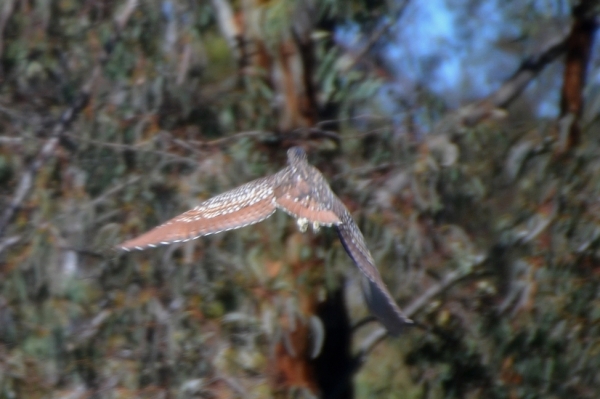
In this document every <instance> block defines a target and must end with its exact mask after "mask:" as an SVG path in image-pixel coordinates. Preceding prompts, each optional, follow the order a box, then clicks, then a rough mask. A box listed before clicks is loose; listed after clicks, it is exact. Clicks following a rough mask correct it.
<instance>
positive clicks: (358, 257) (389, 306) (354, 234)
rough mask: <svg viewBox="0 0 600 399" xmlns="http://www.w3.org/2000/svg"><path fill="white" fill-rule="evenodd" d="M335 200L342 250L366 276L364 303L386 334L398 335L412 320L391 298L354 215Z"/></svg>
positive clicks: (337, 226) (337, 227)
mask: <svg viewBox="0 0 600 399" xmlns="http://www.w3.org/2000/svg"><path fill="white" fill-rule="evenodd" d="M336 200H337V201H336V202H335V205H334V210H335V212H336V214H337V215H338V216H339V217H340V220H341V221H342V223H340V224H338V225H336V226H335V228H336V229H337V232H338V236H339V238H340V241H341V242H342V245H343V246H344V248H345V249H346V252H347V253H348V255H349V256H350V258H352V260H353V261H354V263H355V264H356V266H357V267H358V268H359V270H360V271H361V272H362V273H363V274H364V276H365V277H366V284H363V292H364V294H365V299H366V302H367V306H368V307H369V309H370V310H371V312H372V313H373V314H374V315H375V317H377V319H379V321H380V322H381V323H382V324H383V325H384V326H385V328H386V329H387V330H388V332H389V333H390V334H392V335H398V334H400V333H401V332H402V329H403V327H404V326H406V325H407V324H413V321H412V320H410V319H409V318H408V317H406V316H405V315H404V313H402V310H400V308H399V307H398V305H397V304H396V302H395V301H394V298H393V297H392V295H391V294H390V292H389V291H388V289H387V287H386V286H385V283H384V282H383V280H382V278H381V275H380V274H379V271H378V270H377V267H376V266H375V261H374V260H373V256H372V255H371V252H369V249H368V248H367V245H366V244H365V239H364V237H363V235H362V233H361V232H360V229H359V228H358V226H357V225H356V223H354V219H352V216H351V215H350V213H349V212H348V210H347V209H346V207H345V206H344V204H343V203H342V202H341V201H339V199H337V198H336Z"/></svg>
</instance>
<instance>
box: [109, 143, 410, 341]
mask: <svg viewBox="0 0 600 399" xmlns="http://www.w3.org/2000/svg"><path fill="white" fill-rule="evenodd" d="M287 156H288V166H287V167H285V168H284V169H282V170H280V171H279V172H277V173H275V174H273V175H270V176H266V177H263V178H260V179H257V180H254V181H251V182H249V183H246V184H243V185H241V186H239V187H237V188H234V189H233V190H230V191H227V192H225V193H223V194H220V195H217V196H216V197H213V198H211V199H208V200H206V201H204V202H202V203H201V204H200V205H198V206H196V207H195V208H193V209H191V210H189V211H187V212H185V213H183V214H181V215H179V216H176V217H175V218H173V219H171V220H169V221H167V222H166V223H164V224H162V225H160V226H158V227H156V228H154V229H152V230H150V231H148V232H147V233H145V234H142V235H141V236H139V237H136V238H133V239H131V240H128V241H125V242H123V243H122V244H120V245H118V247H119V248H121V249H123V250H126V251H130V250H134V249H145V248H148V247H155V246H157V245H163V244H171V243H175V242H184V241H189V240H193V239H195V238H198V237H201V236H205V235H209V234H216V233H220V232H222V231H227V230H233V229H237V228H240V227H244V226H248V225H251V224H255V223H258V222H261V221H263V220H265V219H267V218H268V217H269V216H271V215H272V214H273V213H275V211H276V210H277V209H281V210H283V211H285V212H286V213H288V214H290V215H291V216H293V217H294V218H296V220H297V223H298V227H299V229H300V231H302V232H305V231H306V229H307V228H308V225H309V224H310V225H311V226H312V227H313V229H314V230H315V231H317V230H318V229H319V228H320V227H321V226H327V227H330V226H333V227H334V228H335V229H336V230H337V232H338V236H339V238H340V241H341V242H342V245H343V246H344V249H345V250H346V252H347V253H348V255H349V256H350V258H351V259H352V260H353V262H354V263H355V264H356V266H357V267H358V268H359V270H360V271H361V272H362V274H363V275H364V276H365V277H366V280H365V282H366V284H363V289H364V292H365V298H366V301H367V305H368V306H369V309H370V310H371V312H372V313H373V314H374V315H375V316H376V317H377V318H378V319H379V321H380V322H381V323H382V324H383V325H384V326H385V327H386V329H387V330H388V332H389V333H390V334H392V335H397V334H399V333H400V332H401V331H402V328H403V327H404V326H405V325H407V324H412V323H413V322H412V320H410V319H409V318H408V317H406V316H405V315H404V314H403V313H402V311H401V310H400V308H399V307H398V305H397V304H396V302H395V301H394V299H393V297H392V295H391V294H390V292H389V291H388V289H387V287H386V285H385V283H384V282H383V279H382V278H381V275H380V274H379V271H378V270H377V267H376V266H375V261H374V260H373V257H372V256H371V253H370V252H369V249H368V248H367V245H366V243H365V239H364V237H363V235H362V233H361V232H360V229H359V228H358V226H357V225H356V223H355V222H354V219H352V216H351V215H350V212H348V209H346V206H345V205H344V204H343V203H342V202H341V201H340V199H339V198H338V197H337V196H336V195H335V194H334V193H333V191H331V189H330V188H329V185H328V184H327V181H326V180H325V178H324V177H323V175H322V174H321V172H319V170H318V169H316V168H315V167H313V166H312V165H310V164H309V163H308V161H307V157H306V153H305V152H304V150H303V149H302V148H300V147H292V148H290V149H289V150H288V152H287Z"/></svg>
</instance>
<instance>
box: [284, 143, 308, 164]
mask: <svg viewBox="0 0 600 399" xmlns="http://www.w3.org/2000/svg"><path fill="white" fill-rule="evenodd" d="M287 156H288V162H289V164H290V165H294V164H296V163H298V162H306V152H305V151H304V150H303V149H302V148H300V147H291V148H290V149H289V150H288V152H287Z"/></svg>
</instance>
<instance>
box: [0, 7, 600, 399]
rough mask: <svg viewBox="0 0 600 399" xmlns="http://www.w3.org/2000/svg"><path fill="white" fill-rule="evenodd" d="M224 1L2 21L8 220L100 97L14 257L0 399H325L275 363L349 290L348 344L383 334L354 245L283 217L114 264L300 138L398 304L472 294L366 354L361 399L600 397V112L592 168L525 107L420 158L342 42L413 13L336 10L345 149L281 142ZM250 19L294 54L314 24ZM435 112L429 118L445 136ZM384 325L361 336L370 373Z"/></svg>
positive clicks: (424, 143) (333, 62) (418, 139)
mask: <svg viewBox="0 0 600 399" xmlns="http://www.w3.org/2000/svg"><path fill="white" fill-rule="evenodd" d="M217 3H220V2H217V1H213V2H212V3H209V2H184V1H158V0H148V1H140V2H139V3H137V4H136V2H133V1H129V2H116V1H87V2H80V1H75V0H62V1H54V2H53V1H49V2H44V1H40V2H27V1H16V0H8V1H7V3H5V4H4V5H2V7H4V8H3V9H2V11H1V12H2V13H3V14H2V19H1V21H2V24H0V26H2V27H3V30H1V29H0V34H1V35H2V42H1V44H2V45H1V46H0V51H1V53H0V55H1V58H0V63H1V64H0V68H1V69H0V132H1V133H0V135H1V137H0V140H1V141H0V195H1V200H2V208H3V212H4V211H6V210H8V209H9V208H10V203H11V201H12V200H13V199H14V198H16V193H17V192H18V189H19V187H20V184H22V183H23V179H24V177H25V176H27V173H28V171H31V170H32V169H31V165H33V164H34V163H35V161H36V159H41V158H40V153H41V151H42V148H43V147H44V145H46V144H48V143H50V140H52V138H53V129H56V126H58V125H59V124H60V122H61V120H62V119H61V118H64V117H65V114H64V113H65V111H68V110H69V109H72V108H73V104H74V103H75V102H76V101H77V99H78V97H79V96H80V95H81V93H82V92H83V91H84V89H83V88H84V86H85V85H86V84H87V83H88V82H92V84H90V87H89V101H87V102H86V103H85V107H84V108H83V109H82V110H81V112H80V113H77V115H76V117H75V118H74V120H73V121H72V123H69V124H68V126H67V128H66V129H65V132H64V133H63V134H61V135H60V141H59V144H58V145H57V146H56V147H55V149H54V151H53V152H52V156H50V157H48V158H47V159H44V162H42V164H41V167H40V168H39V169H38V170H35V171H34V172H35V173H33V174H32V176H33V180H32V181H31V190H30V192H29V195H28V196H26V197H25V199H24V200H23V201H22V202H21V203H19V204H18V205H19V209H18V212H16V214H15V217H14V218H13V219H12V220H11V223H10V224H9V225H8V227H7V229H6V231H5V234H4V236H2V245H0V397H2V398H4V397H6V398H79V397H81V398H83V397H98V398H105V397H106V398H130V397H181V398H187V397H211V398H212V397H217V398H221V397H260V398H263V397H274V396H294V395H295V396H296V397H311V396H312V394H311V393H310V390H311V389H312V388H314V387H313V386H311V385H310V383H307V382H306V381H307V380H308V381H309V380H310V378H309V377H306V376H304V375H302V376H301V377H302V378H300V377H298V378H299V379H298V380H297V381H296V380H291V381H290V380H287V381H284V382H282V381H280V380H278V378H277V376H278V375H279V374H278V371H276V370H274V367H275V366H274V363H273V361H272V359H273V357H274V356H275V354H277V353H278V352H277V351H280V350H281V348H282V347H283V348H284V349H285V350H286V351H287V352H288V354H290V353H291V352H294V351H295V350H299V348H300V347H297V346H295V345H297V342H296V341H295V339H296V335H298V334H300V332H302V331H304V332H305V333H306V331H309V333H306V334H308V335H310V333H315V331H316V330H310V328H315V327H314V325H312V327H310V326H311V320H313V319H311V316H312V315H313V314H314V312H315V309H314V308H313V306H314V304H312V303H310V302H309V301H308V300H306V298H307V297H306V295H305V294H304V293H305V292H309V293H310V294H311V295H313V296H314V297H319V298H325V297H326V296H327V295H328V294H327V292H332V291H334V290H335V289H339V288H340V287H344V288H345V291H346V293H347V294H346V299H345V303H346V306H347V308H348V311H349V314H350V317H351V320H352V322H353V323H356V322H358V320H360V319H361V318H363V317H365V316H367V312H366V310H365V307H364V304H363V302H362V298H361V295H360V292H359V289H358V282H357V281H355V280H357V279H356V278H355V276H356V275H355V273H354V271H353V270H352V271H351V269H350V265H351V262H350V260H349V259H348V258H347V256H346V254H345V253H344V251H343V249H342V248H341V246H340V244H339V243H338V242H337V240H336V239H335V237H334V234H333V232H331V231H328V230H327V229H325V231H323V232H322V233H320V234H317V235H312V234H306V235H302V234H300V233H298V232H297V231H296V227H295V223H294V222H293V221H292V220H291V219H290V218H288V217H287V216H286V215H281V214H276V216H274V217H273V218H271V219H269V220H267V221H265V222H263V223H261V224H257V225H255V226H253V227H252V228H244V229H240V230H238V231H236V232H232V233H224V234H220V235H216V236H210V237H206V238H203V239H199V240H196V241H193V242H190V243H186V244H183V245H175V246H169V247H164V248H159V249H156V250H148V251H144V252H139V253H132V254H123V253H120V252H117V251H115V250H114V249H112V248H113V247H114V245H115V244H117V243H118V242H120V241H123V240H124V239H125V238H126V237H131V236H134V235H136V234H139V233H141V232H144V231H146V230H147V229H149V228H151V227H153V226H155V225H156V224H158V223H160V222H162V221H164V220H167V219H169V218H170V217H172V216H174V215H176V214H178V212H181V211H184V210H186V209H189V208H190V207H192V206H194V205H195V204H197V203H198V202H199V201H200V200H202V199H206V198H209V197H211V196H213V195H215V194H217V193H220V192H222V191H224V190H227V189H229V188H232V187H235V186H237V185H239V184H242V183H244V182H247V181H250V180H252V179H254V178H257V177H259V176H262V175H265V174H269V173H273V172H274V171H276V170H278V169H279V168H280V167H282V165H283V164H284V162H285V151H284V147H285V145H286V143H287V142H286V140H287V138H288V137H292V139H290V141H291V142H297V141H298V140H300V142H301V143H302V144H303V145H305V146H306V147H307V148H310V149H312V150H313V151H312V155H311V160H312V161H313V163H314V164H315V165H316V166H317V167H319V168H320V169H321V170H322V171H323V173H324V174H325V175H326V176H327V178H328V179H329V181H330V182H331V185H332V188H333V189H334V191H336V192H337V193H338V194H339V196H340V198H342V200H343V201H344V202H345V203H346V204H347V206H348V208H349V209H350V210H351V211H352V213H353V215H354V216H355V217H356V219H357V221H358V222H359V224H360V227H361V229H362V230H363V232H364V234H365V237H366V239H367V242H368V243H369V245H370V248H371V250H372V252H373V255H374V257H375V260H376V261H377V264H378V266H379V267H380V270H381V272H382V275H383V277H384V279H385V281H386V282H387V283H388V285H389V287H390V290H391V292H392V293H393V294H394V295H395V296H396V298H398V300H399V302H400V303H401V304H404V305H405V306H406V307H407V308H410V306H411V303H416V302H417V300H418V299H419V298H423V295H424V293H426V292H427V291H428V290H429V289H432V288H435V287H436V286H439V285H440V284H441V282H442V281H444V277H445V276H448V275H449V274H450V273H453V272H454V273H456V274H454V276H456V278H455V279H454V280H453V281H452V284H448V286H447V287H445V288H444V289H442V290H440V291H439V293H438V295H434V296H433V297H431V298H429V297H427V298H426V299H427V300H426V303H425V304H424V305H423V306H420V307H419V308H418V310H417V313H416V314H415V315H413V317H414V318H415V320H417V321H418V324H419V327H417V328H413V329H411V330H408V331H407V333H406V334H405V335H403V336H402V337H400V338H398V339H386V340H384V341H383V342H381V343H380V344H379V345H377V346H376V347H374V348H372V350H368V351H366V352H365V353H366V355H365V357H364V359H360V360H362V361H363V362H362V363H360V364H359V366H357V367H359V370H358V373H357V376H356V378H355V392H354V394H355V396H356V397H386V398H442V397H470V398H473V397H481V398H484V397H485V398H517V397H519V398H520V397H523V398H525V397H548V398H559V397H567V396H570V397H573V398H595V397H598V388H597V387H598V386H600V381H599V379H600V377H599V375H598V372H597V369H598V368H600V350H599V349H600V331H598V329H599V328H600V323H599V320H600V296H599V295H600V286H599V284H600V259H599V256H600V248H599V245H600V218H599V216H598V215H599V214H600V213H599V211H600V163H599V161H598V156H597V154H598V153H599V151H600V147H599V142H598V140H597V137H596V134H595V128H596V127H597V120H598V117H597V115H598V110H597V104H599V103H600V102H598V91H597V90H596V91H594V90H590V94H589V97H591V98H589V99H587V103H588V104H591V105H590V106H588V107H587V109H586V113H585V118H584V121H583V122H584V123H583V126H585V128H584V131H583V135H582V138H581V143H580V145H579V146H578V148H577V149H576V150H575V151H573V152H569V153H564V152H562V148H563V141H564V137H562V136H561V135H562V133H563V132H562V131H561V129H560V125H558V124H557V123H555V121H553V120H539V119H537V120H536V119H534V118H533V117H532V116H530V115H529V116H528V118H527V119H523V118H522V117H523V114H525V113H526V112H524V111H523V109H531V108H533V107H529V105H527V104H523V103H518V102H517V103H515V104H514V105H513V106H512V108H509V109H508V117H506V118H505V119H504V120H503V121H488V122H485V123H482V124H479V125H477V126H474V127H469V128H466V127H463V128H462V129H460V130H459V132H458V133H454V134H452V135H450V134H448V135H446V136H444V135H438V136H422V135H421V136H419V135H418V134H416V133H415V130H416V129H415V123H416V122H415V121H414V120H411V118H410V117H408V118H406V119H405V121H403V124H398V123H397V118H395V115H392V116H387V115H385V111H384V110H382V109H380V108H379V107H378V106H377V105H376V102H375V101H372V99H373V98H374V97H376V96H377V95H378V94H379V88H380V85H381V84H382V82H383V80H385V79H386V78H385V77H382V74H378V73H377V72H378V71H380V70H379V69H378V68H377V67H373V66H372V65H371V67H369V66H368V65H364V64H361V63H353V62H352V60H350V61H351V62H349V60H348V57H349V53H348V52H347V51H344V49H343V48H341V47H338V46H335V45H334V44H333V39H332V36H333V35H334V33H335V27H338V28H344V27H348V26H355V25H357V24H358V25H361V26H366V27H368V28H369V29H375V28H376V27H377V26H378V24H377V23H376V22H377V18H379V17H380V16H381V15H385V14H386V13H391V12H392V11H391V8H393V7H392V6H391V5H388V4H387V3H384V2H368V1H364V2H361V1H353V2H351V5H350V6H346V4H344V3H343V2H339V1H326V2H322V3H319V4H318V5H316V6H315V7H316V10H315V12H314V16H316V17H318V18H319V23H320V24H321V25H319V26H318V29H320V32H317V30H318V29H317V28H315V32H312V33H314V34H315V37H319V38H320V39H315V42H314V58H315V60H316V63H317V65H316V68H315V75H314V78H315V86H316V87H317V89H318V96H317V97H318V98H319V101H321V105H322V107H323V108H328V109H329V110H330V113H331V112H333V114H332V115H331V116H333V117H335V130H336V133H337V134H338V135H339V137H341V141H342V149H341V150H340V149H339V148H337V147H336V146H335V145H334V146H332V144H331V143H329V142H327V140H326V139H323V138H321V139H311V140H304V141H302V140H301V139H298V137H297V135H296V133H297V132H296V131H291V132H290V131H278V128H277V126H278V125H277V123H276V122H275V121H276V119H277V117H278V116H279V114H278V112H277V109H276V107H275V105H274V103H275V102H276V101H277V98H278V95H279V94H281V93H278V92H276V90H275V89H274V87H273V86H272V85H269V83H268V79H265V75H266V73H267V72H266V71H254V72H253V73H244V72H243V71H241V70H240V66H239V65H238V63H237V61H238V60H236V56H235V54H234V52H233V51H232V50H231V48H228V47H227V46H228V44H227V39H226V38H224V36H223V34H222V32H221V31H220V30H219V27H218V24H217V17H216V15H215V11H214V5H215V4H217ZM242 3H244V2H242ZM248 4H251V2H248ZM131 5H135V7H133V8H131V7H130V6H131ZM254 6H256V10H258V12H259V13H260V12H262V14H260V16H261V17H262V18H263V19H261V20H260V21H261V22H262V24H263V25H262V29H259V35H262V38H263V39H264V40H265V42H266V43H269V46H267V48H268V49H270V50H269V51H275V50H273V49H274V48H276V47H277V45H278V44H280V43H279V42H278V40H279V39H281V40H284V39H285V38H289V37H291V36H293V35H291V34H290V33H289V30H290V29H291V26H292V25H294V22H296V21H294V20H293V18H292V20H290V15H294V12H295V11H294V7H293V6H292V5H290V4H288V3H287V2H282V1H268V2H261V4H260V5H254ZM2 7H0V8H2ZM388 7H389V8H388ZM240 8H242V7H240ZM238 12H240V11H238ZM246 12H249V11H248V10H246ZM465 12H467V11H465ZM528 18H531V16H530V15H529V16H528ZM525 25H527V24H525ZM257 26H258V27H259V28H261V25H260V24H258V25H257ZM332 26H333V28H332ZM374 27H375V28H374ZM327 29H329V31H327ZM317 33H320V35H317ZM369 55H373V54H370V53H368V52H367V53H366V55H365V57H367V58H368V57H369ZM373 56H374V57H375V55H373ZM350 65H353V66H356V67H355V68H349V66H350ZM595 67H597V66H595ZM97 68H99V69H100V71H101V72H100V73H99V74H98V76H97V77H96V78H92V75H93V74H94V71H95V70H96V69H97ZM433 97H435V96H434V95H433V94H431V93H425V94H423V95H422V98H423V99H424V100H423V103H422V104H419V106H420V107H422V108H424V109H426V110H427V111H428V112H430V113H431V114H432V115H433V114H436V115H437V114H438V113H439V112H440V103H442V102H443V101H441V100H440V99H438V98H433ZM398 102H399V103H402V102H401V101H400V100H399V101H398ZM412 110H413V105H412V104H411V105H410V106H407V107H406V110H405V111H406V113H407V114H409V113H410V112H412ZM514 115H518V116H519V117H518V118H517V117H514ZM321 116H323V115H321ZM340 276H343V278H344V279H341V278H340ZM307 326H308V327H307ZM303 328H304V329H305V330H302V329H303ZM376 328H377V326H376V325H374V324H373V323H372V324H370V325H368V326H366V327H361V328H357V329H356V330H353V336H352V340H353V349H354V350H355V351H356V352H357V353H358V351H359V350H360V349H362V348H363V345H364V343H365V342H366V340H367V337H368V336H369V334H371V333H372V332H373V330H374V329H376ZM303 345H304V343H303ZM307 345H308V344H307ZM302 348H304V346H302ZM303 350H304V349H303ZM307 350H308V349H307ZM299 357H300V356H299V355H298V356H293V355H291V354H290V356H289V359H291V360H290V362H291V363H290V364H291V365H288V366H286V367H290V368H294V366H293V364H294V362H295V361H297V360H298V359H299ZM280 366H281V364H280ZM282 367H283V366H282ZM349 368H350V366H349ZM294 370H296V369H294ZM304 372H305V370H300V371H297V373H298V375H300V374H302V373H304ZM290 386H292V387H296V390H286V389H284V388H289V387H290Z"/></svg>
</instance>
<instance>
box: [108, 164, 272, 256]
mask: <svg viewBox="0 0 600 399" xmlns="http://www.w3.org/2000/svg"><path fill="white" fill-rule="evenodd" d="M275 176H277V175H272V176H268V177H263V178H261V179H257V180H254V181H251V182H249V183H246V184H244V185H241V186H239V187H237V188H234V189H233V190H230V191H226V192H224V193H223V194H220V195H217V196H216V197H213V198H211V199H209V200H206V201H204V202H203V203H201V204H200V205H198V206H197V207H195V208H193V209H191V210H189V211H187V212H185V213H183V214H181V215H179V216H177V217H175V218H173V219H171V220H169V221H168V222H166V223H164V224H162V225H160V226H158V227H156V228H154V229H152V230H150V231H149V232H147V233H145V234H142V235H141V236H139V237H136V238H133V239H131V240H128V241H125V242H124V243H122V244H120V245H118V247H119V248H121V249H124V250H128V251H129V250H132V249H144V248H147V247H155V246H157V245H161V244H170V243H174V242H182V241H189V240H193V239H195V238H198V237H200V236H205V235H209V234H215V233H219V232H222V231H226V230H233V229H237V228H240V227H244V226H248V225H251V224H254V223H258V222H260V221H262V220H265V219H266V218H268V217H269V216H271V215H272V214H273V213H274V212H275V210H276V209H277V206H276V203H275V197H274V194H273V179H274V178H275Z"/></svg>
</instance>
